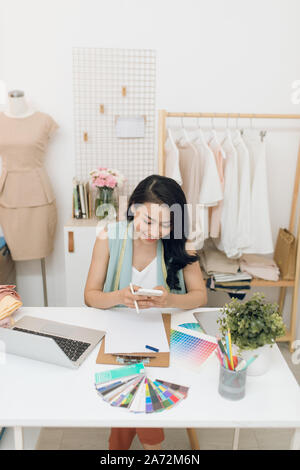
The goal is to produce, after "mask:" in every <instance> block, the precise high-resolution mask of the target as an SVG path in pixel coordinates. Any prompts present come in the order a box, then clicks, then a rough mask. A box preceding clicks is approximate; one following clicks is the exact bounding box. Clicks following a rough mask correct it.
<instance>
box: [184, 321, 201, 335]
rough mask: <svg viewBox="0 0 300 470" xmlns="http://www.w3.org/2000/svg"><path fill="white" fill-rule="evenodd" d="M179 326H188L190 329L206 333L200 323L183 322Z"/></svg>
mask: <svg viewBox="0 0 300 470" xmlns="http://www.w3.org/2000/svg"><path fill="white" fill-rule="evenodd" d="M178 326H181V327H182V328H187V329H188V330H194V331H200V333H205V331H204V330H203V328H202V327H201V326H200V325H199V323H182V324H181V325H178Z"/></svg>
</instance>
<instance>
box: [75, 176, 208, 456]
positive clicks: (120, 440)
mask: <svg viewBox="0 0 300 470" xmlns="http://www.w3.org/2000/svg"><path fill="white" fill-rule="evenodd" d="M188 226H189V224H188V219H187V210H186V198H185V195H184V192H183V191H182V189H181V187H180V186H179V184H178V183H176V181H174V180H173V179H171V178H167V177H164V176H159V175H151V176H148V177H147V178H145V179H144V180H143V181H141V182H140V183H139V184H138V186H137V187H136V189H135V190H134V191H133V193H132V195H131V197H130V199H129V203H128V209H127V220H125V221H121V222H117V223H113V224H108V226H107V228H105V229H103V230H102V232H101V233H100V234H99V235H98V238H97V239H96V242H95V246H94V249H93V254H92V261H91V266H90V269H89V273H88V278H87V281H86V286H85V291H84V298H85V303H86V305H87V306H89V307H96V308H101V309H102V308H103V309H106V308H111V307H114V306H124V305H125V306H127V307H131V308H134V300H137V301H138V305H139V308H140V309H146V308H149V307H163V308H164V307H170V308H171V307H176V308H180V309H192V308H197V307H200V306H202V305H205V304H206V303H207V294H206V288H205V284H204V281H203V277H202V273H201V269H200V266H199V262H198V256H197V254H196V252H195V250H193V247H192V246H191V243H190V242H189V241H188V240H187V237H186V233H187V232H186V231H187V228H188ZM130 282H132V283H133V284H134V290H137V289H139V288H140V287H144V288H151V289H153V288H154V289H160V290H162V291H163V295H162V296H160V297H156V296H155V297H154V296H153V297H146V296H134V295H133V294H132V293H131V289H130V286H129V284H130ZM136 433H137V435H138V437H139V439H140V441H141V443H142V445H143V447H144V449H147V450H149V449H160V448H161V447H160V445H161V442H162V441H163V440H164V433H163V430H162V429H160V428H137V429H135V428H113V429H112V430H111V434H110V439H109V449H110V450H112V449H122V450H124V449H129V448H130V445H131V442H132V440H133V438H134V436H135V434H136Z"/></svg>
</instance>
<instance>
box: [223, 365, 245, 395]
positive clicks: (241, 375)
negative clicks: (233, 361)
mask: <svg viewBox="0 0 300 470" xmlns="http://www.w3.org/2000/svg"><path fill="white" fill-rule="evenodd" d="M246 377H247V369H244V370H240V371H234V370H230V369H226V368H225V367H223V366H222V365H221V364H220V376H219V394H220V395H221V396H222V397H224V398H227V399H228V400H241V399H242V398H244V396H245V392H246Z"/></svg>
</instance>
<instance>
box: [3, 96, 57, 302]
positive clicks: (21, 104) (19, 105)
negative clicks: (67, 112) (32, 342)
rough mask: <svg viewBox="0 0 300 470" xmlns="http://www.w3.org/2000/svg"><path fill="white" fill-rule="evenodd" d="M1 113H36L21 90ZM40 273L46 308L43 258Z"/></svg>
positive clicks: (20, 115) (20, 116) (16, 115)
mask: <svg viewBox="0 0 300 470" xmlns="http://www.w3.org/2000/svg"><path fill="white" fill-rule="evenodd" d="M3 113H4V114H5V115H6V116H7V117H9V118H17V119H20V120H21V119H23V118H27V117H29V116H31V115H33V114H35V113H36V111H35V110H34V109H33V108H32V107H31V106H29V105H28V103H27V101H26V99H25V97H24V92H23V91H21V90H12V91H10V92H9V93H8V102H7V108H6V110H5V111H3ZM41 271H42V279H43V293H44V305H45V306H46V307H47V306H48V295H47V282H46V269H45V258H41Z"/></svg>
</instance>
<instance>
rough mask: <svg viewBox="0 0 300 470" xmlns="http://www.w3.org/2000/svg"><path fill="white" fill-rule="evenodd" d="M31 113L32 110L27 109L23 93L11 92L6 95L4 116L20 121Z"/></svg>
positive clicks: (18, 91) (19, 91)
mask: <svg viewBox="0 0 300 470" xmlns="http://www.w3.org/2000/svg"><path fill="white" fill-rule="evenodd" d="M33 113H34V110H33V109H31V108H30V107H29V105H28V103H27V101H26V100H25V98H24V92H23V91H21V90H13V91H10V92H9V93H8V106H7V109H6V110H5V111H4V114H5V115H6V116H8V117H14V118H20V119H22V118H24V117H27V116H31V114H33Z"/></svg>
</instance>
